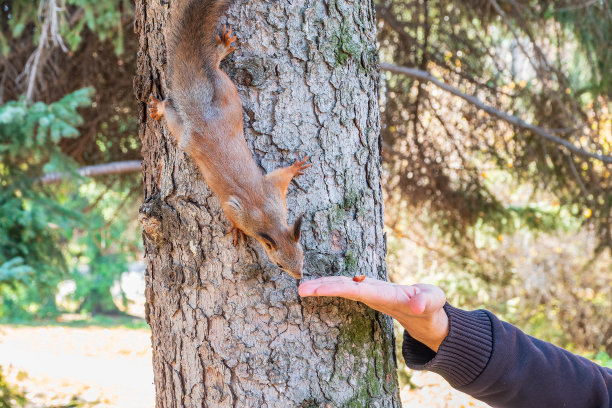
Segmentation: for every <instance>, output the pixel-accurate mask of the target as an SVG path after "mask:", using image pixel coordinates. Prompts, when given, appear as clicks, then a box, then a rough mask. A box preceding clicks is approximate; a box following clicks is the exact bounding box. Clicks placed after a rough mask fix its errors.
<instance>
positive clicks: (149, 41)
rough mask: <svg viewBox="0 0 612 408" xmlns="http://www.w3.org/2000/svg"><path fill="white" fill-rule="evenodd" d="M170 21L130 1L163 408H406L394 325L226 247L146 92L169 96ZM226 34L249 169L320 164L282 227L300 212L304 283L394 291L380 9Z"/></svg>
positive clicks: (349, 6)
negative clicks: (304, 288)
mask: <svg viewBox="0 0 612 408" xmlns="http://www.w3.org/2000/svg"><path fill="white" fill-rule="evenodd" d="M172 7H173V2H170V3H169V4H168V3H167V2H164V1H157V0H156V1H137V2H136V23H135V29H136V31H137V33H138V34H139V36H140V52H139V55H138V75H137V77H136V80H135V91H136V95H137V97H138V99H139V100H140V101H141V102H142V104H141V109H140V123H141V127H140V137H141V139H142V144H143V147H142V149H143V150H142V152H143V156H144V161H143V178H144V197H145V202H144V203H143V205H142V207H141V215H140V218H141V221H142V223H143V229H144V233H143V236H144V242H145V248H146V256H147V258H148V268H147V289H146V296H147V305H146V312H147V321H148V322H149V324H150V325H151V329H152V343H153V366H154V371H155V386H156V392H157V397H156V398H157V407H175V406H180V407H183V406H187V407H200V406H208V407H229V406H238V407H260V406H268V407H295V406H302V407H316V406H323V407H328V406H329V407H340V406H356V407H366V406H367V407H396V406H399V404H400V403H399V395H398V386H397V374H396V360H395V352H394V338H393V327H392V322H391V319H390V318H388V317H387V316H384V315H381V314H378V313H375V312H373V311H372V310H371V309H368V308H366V307H364V306H363V305H361V304H357V303H353V302H348V301H339V300H326V299H320V300H317V299H300V298H299V297H298V294H297V284H296V281H295V279H293V278H291V277H289V276H288V275H286V274H285V273H283V272H281V271H280V270H279V269H277V268H276V267H274V266H273V265H271V264H269V263H268V262H267V261H266V260H265V256H263V255H262V254H263V250H262V249H261V248H260V247H259V244H257V243H256V242H255V241H253V240H251V239H249V242H248V244H247V245H243V246H241V247H238V248H234V247H233V246H232V238H231V237H230V236H224V230H225V228H227V226H228V221H227V220H226V219H225V216H224V215H223V214H222V212H221V210H220V206H219V200H218V199H217V197H216V196H215V195H213V194H212V193H211V191H210V190H209V189H208V187H207V186H206V184H205V183H204V181H203V180H202V178H201V176H200V174H199V172H198V170H197V168H196V166H195V164H194V163H193V162H192V160H191V159H190V158H188V157H187V156H186V155H185V154H184V153H182V152H181V151H180V150H179V149H178V148H177V146H176V145H175V144H174V142H173V139H172V136H171V135H170V134H169V133H168V131H167V130H166V129H165V128H163V129H162V125H160V124H158V123H157V122H154V121H152V120H150V119H149V118H148V117H147V116H146V111H145V102H146V101H147V98H148V97H149V94H150V93H153V94H155V95H162V96H165V95H166V94H167V72H166V66H167V61H166V54H165V40H164V28H165V26H166V23H167V21H168V12H169V9H170V8H172ZM227 23H228V24H229V25H230V26H231V27H232V28H233V29H234V30H235V31H236V33H237V35H238V42H237V45H238V49H237V51H236V52H235V53H233V54H232V55H231V56H230V58H229V60H228V61H225V62H224V63H223V64H222V66H223V68H224V69H225V70H226V72H228V73H229V75H230V77H231V78H232V79H233V80H234V81H235V82H236V84H237V86H238V89H239V92H240V96H241V98H242V101H243V106H244V111H245V115H244V120H245V128H246V129H245V133H246V138H247V141H248V143H249V145H250V147H251V150H252V151H253V152H254V156H255V160H256V162H257V163H258V164H259V165H260V166H261V168H262V169H263V170H265V171H271V170H273V169H274V168H276V167H279V166H281V165H287V164H289V163H291V162H293V160H294V159H296V158H298V157H302V156H303V155H306V154H307V155H309V156H310V161H311V162H312V163H313V167H312V168H310V169H308V171H307V172H306V175H305V176H302V177H299V178H298V179H296V181H294V182H293V183H292V185H291V187H290V189H289V195H288V207H289V211H290V215H289V221H290V222H293V220H294V219H295V218H296V217H297V214H299V213H302V212H304V213H305V222H304V227H303V232H302V243H303V245H304V252H305V262H304V269H305V270H304V274H305V279H309V278H310V277H318V276H325V275H336V274H344V275H348V276H352V275H354V274H356V273H357V274H366V275H367V276H370V277H375V278H379V279H387V271H386V267H385V252H386V248H385V238H384V235H383V202H382V193H381V186H380V176H381V174H380V172H381V164H380V136H379V135H380V125H379V110H378V88H379V82H378V80H379V78H378V72H377V69H378V65H377V64H378V62H377V56H376V42H375V31H376V29H375V16H374V7H373V3H371V2H366V3H363V2H355V3H349V2H345V1H340V0H338V1H329V2H328V3H323V2H312V1H305V0H297V1H292V2H289V1H287V0H281V1H264V0H253V1H248V2H246V1H244V2H240V1H238V2H237V3H236V4H234V6H233V7H232V8H231V9H230V12H229V13H228V16H227Z"/></svg>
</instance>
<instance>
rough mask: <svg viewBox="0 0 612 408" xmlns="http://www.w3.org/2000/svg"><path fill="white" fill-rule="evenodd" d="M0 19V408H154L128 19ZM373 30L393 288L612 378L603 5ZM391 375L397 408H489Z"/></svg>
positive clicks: (414, 21)
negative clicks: (572, 355) (586, 362)
mask: <svg viewBox="0 0 612 408" xmlns="http://www.w3.org/2000/svg"><path fill="white" fill-rule="evenodd" d="M0 14H1V16H2V19H1V20H0V24H1V31H0V156H1V158H2V161H1V163H0V185H1V186H2V187H1V189H0V301H1V304H0V319H1V320H0V321H1V323H2V325H1V326H0V366H1V367H2V371H1V372H0V407H4V406H7V407H8V406H21V405H26V406H30V407H50V406H53V407H68V406H70V407H73V406H80V407H130V408H135V407H136V408H138V407H152V406H153V405H154V389H153V385H152V381H153V378H152V377H153V374H152V368H151V351H150V331H149V329H148V325H147V324H146V322H145V321H144V319H143V315H144V311H143V305H144V293H143V291H144V263H143V261H142V253H143V249H142V244H141V235H140V225H139V223H138V220H137V219H138V207H139V205H140V203H141V190H142V187H141V176H140V173H139V170H138V169H139V167H138V166H139V165H138V163H137V162H135V161H137V160H139V159H140V157H141V155H140V140H139V138H138V113H137V105H136V100H135V98H134V96H133V93H132V80H133V76H134V72H135V59H136V54H137V48H138V44H137V40H136V37H135V35H134V33H133V27H132V24H133V23H132V19H133V5H132V3H131V2H130V1H128V0H99V1H88V0H40V1H39V2H37V1H11V0H3V1H2V0H0ZM377 17H378V21H379V24H378V29H379V34H378V40H379V47H380V50H379V55H380V60H381V62H382V63H383V64H381V66H382V70H381V99H380V107H381V112H382V121H383V123H382V125H383V134H382V145H383V166H384V174H385V180H384V184H383V185H384V190H385V191H384V193H385V197H386V203H385V209H386V210H385V222H386V230H387V231H386V232H387V240H388V248H389V254H388V259H387V260H388V264H389V272H390V277H391V279H392V280H393V281H394V282H398V283H415V282H426V283H433V284H437V285H440V286H441V287H442V288H443V289H444V290H445V292H446V293H447V297H448V299H449V301H450V302H451V303H452V304H453V305H455V306H458V307H463V308H468V309H472V308H479V307H484V308H487V309H489V310H491V311H493V312H494V313H496V314H497V315H498V316H500V317H501V318H503V319H505V320H507V321H509V322H511V323H513V324H516V325H518V326H519V327H520V328H522V329H523V330H525V331H527V332H528V333H529V334H531V335H534V336H536V337H539V338H542V339H544V340H547V341H551V342H553V343H555V344H557V345H559V346H562V347H564V348H567V349H569V350H571V351H573V352H576V353H579V354H581V355H584V356H586V357H587V358H590V359H593V360H594V361H596V362H598V363H599V364H603V365H606V366H608V367H612V361H611V360H610V355H611V354H612V320H611V319H610V318H609V316H610V314H611V312H612V263H611V260H610V248H611V247H612V235H611V225H612V222H611V216H612V212H611V206H612V181H611V177H610V171H611V165H610V164H609V163H607V164H606V163H604V161H603V160H602V157H605V156H607V157H609V156H610V154H611V150H612V149H611V146H612V113H611V108H612V104H611V103H610V97H611V95H612V77H611V75H610V72H611V70H612V1H608V0H596V1H570V0H562V1H528V0H497V1H496V0H470V1H468V0H455V1H450V0H439V1H438V0H385V1H378V2H377ZM349 48H350V47H349ZM345 57H347V58H349V57H350V55H349V54H347V56H345ZM402 67H408V68H412V69H413V70H411V71H402ZM441 83H442V84H446V86H441V85H440V84H441ZM559 140H560V141H561V142H559ZM563 141H565V142H567V143H568V145H569V146H570V147H569V148H568V147H567V146H565V147H563V146H562V145H561V143H562V142H563ZM93 165H102V166H99V167H96V168H95V171H94V169H92V168H89V167H87V166H93ZM87 170H88V171H89V173H88V172H87ZM91 174H96V175H95V177H89V176H88V175H91ZM43 176H44V177H43ZM397 334H398V336H397V337H398V342H399V341H401V333H400V331H399V330H398V333H397ZM398 363H399V364H400V367H399V378H400V384H401V387H402V388H401V397H402V400H403V403H404V406H406V407H468V406H470V407H471V406H474V407H484V406H486V405H485V404H483V403H480V402H478V401H475V400H473V399H471V398H469V397H468V396H466V395H463V394H461V393H458V392H456V391H453V390H452V389H451V388H450V387H449V386H448V385H447V384H446V383H445V382H444V381H443V380H442V379H441V378H440V377H438V376H436V375H434V374H428V373H415V372H411V371H409V370H408V369H406V367H405V366H404V365H403V362H402V359H401V358H398Z"/></svg>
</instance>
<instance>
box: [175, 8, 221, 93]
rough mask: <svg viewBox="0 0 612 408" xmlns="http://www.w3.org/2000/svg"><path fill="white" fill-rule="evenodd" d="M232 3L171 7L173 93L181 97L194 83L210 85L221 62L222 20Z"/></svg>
mask: <svg viewBox="0 0 612 408" xmlns="http://www.w3.org/2000/svg"><path fill="white" fill-rule="evenodd" d="M177 3H178V4H177ZM232 3H233V0H183V1H177V2H173V3H171V4H172V8H171V10H170V13H171V15H170V21H171V23H170V31H169V38H168V43H167V50H168V62H169V69H170V82H171V87H172V90H173V92H176V91H178V92H179V93H180V92H181V91H184V90H186V89H185V88H186V87H189V86H193V84H194V83H202V82H201V81H204V83H206V82H209V81H210V76H211V75H212V73H213V71H214V70H215V68H216V66H217V64H218V62H219V53H218V50H217V34H218V33H219V19H220V18H221V16H222V15H223V14H224V13H225V12H226V11H227V9H228V8H229V6H230V5H231V4H232ZM202 84H203V83H202Z"/></svg>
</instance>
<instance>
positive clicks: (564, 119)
mask: <svg viewBox="0 0 612 408" xmlns="http://www.w3.org/2000/svg"><path fill="white" fill-rule="evenodd" d="M377 16H378V20H379V43H380V58H381V61H382V62H385V63H390V64H394V65H396V66H403V67H409V68H416V69H418V70H419V71H422V72H423V73H425V72H426V73H429V74H431V76H433V77H434V78H435V79H438V80H441V81H442V82H443V83H445V84H447V85H450V86H451V87H453V88H454V89H455V90H457V91H458V92H459V93H461V94H466V95H471V96H474V97H476V98H478V101H479V102H480V106H479V105H478V104H476V103H473V102H472V101H466V100H465V99H463V98H460V97H457V96H453V95H451V94H449V93H448V92H446V91H445V90H443V89H441V88H440V87H439V86H437V85H436V84H434V83H432V81H428V80H423V79H422V78H421V79H419V78H417V77H416V76H415V75H413V76H408V75H402V74H398V73H396V72H397V70H396V69H393V67H391V68H390V69H385V71H386V72H383V75H382V76H383V83H382V92H381V110H382V121H383V133H382V137H383V142H382V143H383V163H384V168H385V172H386V173H385V174H386V180H385V183H384V184H383V186H384V187H383V188H384V189H385V193H386V203H385V204H386V214H385V217H386V219H385V222H386V225H387V229H388V234H387V237H388V241H389V259H388V260H389V266H390V271H391V274H392V279H393V280H395V281H401V282H407V283H413V282H417V281H426V282H430V283H434V284H439V285H441V286H442V287H443V288H444V289H445V291H446V293H447V296H448V299H449V301H450V302H452V303H453V304H455V305H459V306H461V307H466V308H477V307H483V308H487V309H490V310H492V311H493V312H495V313H497V314H498V315H500V316H501V317H503V318H504V319H506V320H508V321H510V322H512V323H514V324H517V325H518V326H519V327H521V328H523V329H524V330H526V331H528V332H529V333H530V334H532V335H534V336H536V337H540V338H543V339H545V340H548V341H552V342H554V343H555V344H558V345H560V346H562V347H566V348H569V349H570V350H573V351H579V352H580V351H582V352H585V351H587V350H590V351H591V354H590V356H591V357H594V356H595V353H597V352H600V353H603V354H599V356H600V359H599V360H597V361H599V362H600V363H602V364H603V363H604V362H605V361H608V363H607V364H608V365H609V360H606V356H608V355H609V354H611V353H612V322H611V321H610V319H609V316H610V313H611V312H612V263H611V259H610V248H611V246H612V240H611V235H610V233H611V232H610V227H611V225H612V224H611V218H610V217H611V215H612V213H611V205H612V181H611V178H610V171H611V170H612V167H611V165H610V163H604V162H602V161H601V160H598V159H595V158H591V157H588V156H587V155H585V154H583V152H587V153H595V154H598V155H603V156H608V157H609V156H610V153H611V150H612V112H611V108H612V105H611V103H610V97H611V96H612V87H611V86H612V85H611V83H610V81H611V80H610V78H611V72H612V2H610V1H608V0H605V1H588V2H583V1H581V2H579V1H569V0H562V1H531V0H507V1H505V0H497V1H496V0H476V1H445V0H415V1H406V0H380V1H379V2H378V3H377ZM383 67H384V68H386V66H385V65H383ZM482 105H487V106H488V107H490V108H493V109H494V110H496V111H498V112H502V113H504V114H506V115H512V116H514V117H515V118H518V119H521V120H522V121H524V122H526V123H528V124H531V125H535V126H537V127H538V128H541V129H544V130H546V131H548V132H549V133H551V134H553V135H555V136H557V137H559V138H561V139H563V140H566V141H568V142H570V143H571V144H573V145H574V146H576V147H577V148H578V150H579V151H578V153H576V152H573V151H570V150H568V149H567V148H565V147H562V146H561V145H560V144H558V143H554V142H550V141H546V140H544V139H543V138H542V137H541V136H540V135H539V134H537V133H536V132H533V131H531V130H529V129H527V128H526V126H517V125H516V122H514V123H512V122H509V121H508V120H502V119H500V118H499V117H496V116H493V115H490V114H488V113H486V112H484V111H483V110H482V109H481V107H482ZM580 150H581V151H582V152H581V151H580ZM404 377H405V376H404ZM405 380H406V381H408V379H407V377H406V378H405Z"/></svg>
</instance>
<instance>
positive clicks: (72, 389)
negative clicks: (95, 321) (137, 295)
mask: <svg viewBox="0 0 612 408" xmlns="http://www.w3.org/2000/svg"><path fill="white" fill-rule="evenodd" d="M150 336H151V334H150V332H149V331H147V330H134V329H124V328H112V329H107V328H66V327H7V326H0V365H2V366H3V367H4V371H5V373H6V374H7V376H8V380H9V382H10V383H12V384H18V385H19V387H20V388H25V389H26V391H27V397H28V399H30V400H32V401H33V402H34V405H31V406H32V407H43V406H49V405H58V404H66V403H68V402H69V401H70V399H71V398H72V396H75V395H76V396H80V398H81V399H82V400H85V401H88V402H93V401H100V403H99V404H96V405H93V406H95V407H100V408H102V407H113V408H152V407H153V406H154V393H155V390H154V386H153V371H152V368H151V350H150V344H151V341H150ZM19 371H25V372H26V373H27V377H26V378H21V377H22V376H20V375H19V374H18V372H19ZM86 406H87V405H86Z"/></svg>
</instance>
